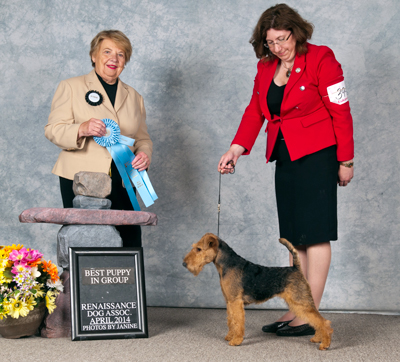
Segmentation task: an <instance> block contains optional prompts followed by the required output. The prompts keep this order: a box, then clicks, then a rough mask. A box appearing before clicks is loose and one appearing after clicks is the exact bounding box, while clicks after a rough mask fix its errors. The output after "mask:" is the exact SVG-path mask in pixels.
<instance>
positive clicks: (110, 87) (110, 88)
mask: <svg viewBox="0 0 400 362" xmlns="http://www.w3.org/2000/svg"><path fill="white" fill-rule="evenodd" d="M96 75H97V78H99V81H100V83H101V85H102V86H103V88H104V90H105V91H106V93H107V96H108V98H109V99H110V102H111V104H112V106H113V107H114V103H115V96H116V95H117V88H118V78H117V81H116V82H115V83H114V84H108V83H106V82H105V81H104V80H103V78H102V77H100V76H99V75H98V74H97V73H96Z"/></svg>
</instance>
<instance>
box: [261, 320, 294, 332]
mask: <svg viewBox="0 0 400 362" xmlns="http://www.w3.org/2000/svg"><path fill="white" fill-rule="evenodd" d="M290 322H291V321H285V322H274V323H271V324H267V325H266V326H263V327H262V328H261V330H262V331H263V332H265V333H276V331H277V330H278V329H280V328H283V327H286V326H287V325H288V324H289V323H290Z"/></svg>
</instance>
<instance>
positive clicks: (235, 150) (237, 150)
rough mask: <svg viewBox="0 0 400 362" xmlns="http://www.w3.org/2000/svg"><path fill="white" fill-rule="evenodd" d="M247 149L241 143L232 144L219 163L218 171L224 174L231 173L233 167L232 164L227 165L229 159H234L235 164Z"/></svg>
mask: <svg viewBox="0 0 400 362" xmlns="http://www.w3.org/2000/svg"><path fill="white" fill-rule="evenodd" d="M244 151H246V149H245V148H244V147H243V146H240V145H232V146H231V147H230V148H229V150H228V152H226V153H225V154H224V155H223V156H222V157H221V159H220V160H219V163H218V172H221V173H222V174H226V173H231V172H232V169H233V167H232V166H231V165H227V164H228V162H229V161H233V164H234V165H236V162H237V160H238V158H239V157H240V156H241V155H242V154H243V152H244Z"/></svg>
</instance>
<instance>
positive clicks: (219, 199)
mask: <svg viewBox="0 0 400 362" xmlns="http://www.w3.org/2000/svg"><path fill="white" fill-rule="evenodd" d="M227 165H232V168H228V167H225V168H226V169H227V170H231V171H230V172H229V174H231V175H233V174H234V173H235V164H234V163H233V160H230V161H229V162H228V163H227ZM221 176H222V173H221V172H220V173H219V187H218V228H217V237H219V215H220V213H221Z"/></svg>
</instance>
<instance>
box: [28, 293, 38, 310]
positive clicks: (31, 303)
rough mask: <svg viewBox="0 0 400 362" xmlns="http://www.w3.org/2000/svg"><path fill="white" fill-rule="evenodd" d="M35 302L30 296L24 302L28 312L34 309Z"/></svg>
mask: <svg viewBox="0 0 400 362" xmlns="http://www.w3.org/2000/svg"><path fill="white" fill-rule="evenodd" d="M36 304H37V303H36V300H35V297H34V296H30V297H29V298H28V299H27V300H26V306H27V308H28V309H29V310H33V309H34V308H35V305H36Z"/></svg>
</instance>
